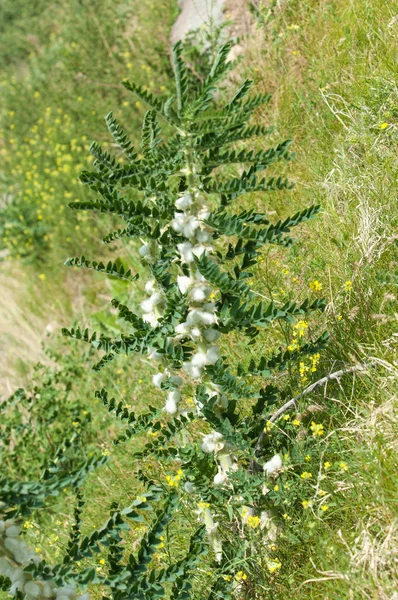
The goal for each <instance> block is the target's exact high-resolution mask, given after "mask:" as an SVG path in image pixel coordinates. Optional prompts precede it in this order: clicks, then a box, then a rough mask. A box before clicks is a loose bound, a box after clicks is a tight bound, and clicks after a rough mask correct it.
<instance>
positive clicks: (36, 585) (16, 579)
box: [0, 519, 89, 600]
mask: <svg viewBox="0 0 398 600" xmlns="http://www.w3.org/2000/svg"><path fill="white" fill-rule="evenodd" d="M20 533H21V527H20V526H19V525H18V524H17V523H16V522H15V521H14V519H6V520H4V519H0V575H2V576H5V577H8V578H9V579H10V581H11V587H10V590H9V593H10V594H11V595H12V596H16V595H17V592H20V593H21V594H23V595H24V599H25V600H44V599H46V600H76V599H77V594H76V588H75V587H74V586H73V585H64V586H62V587H57V586H56V585H55V583H54V582H52V581H42V580H37V579H33V577H32V575H31V574H30V573H25V571H24V568H25V567H27V566H28V565H29V564H32V563H34V564H38V563H39V562H40V558H39V557H38V556H37V554H36V553H35V552H32V550H31V549H30V548H29V546H28V545H27V544H26V543H25V542H24V540H23V539H21V537H20ZM88 599H89V595H88V594H84V595H83V596H80V597H79V598H78V600H88Z"/></svg>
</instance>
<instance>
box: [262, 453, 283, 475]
mask: <svg viewBox="0 0 398 600" xmlns="http://www.w3.org/2000/svg"><path fill="white" fill-rule="evenodd" d="M282 464H283V463H282V459H281V457H280V455H279V454H275V456H273V457H272V458H271V460H269V461H268V462H266V463H265V465H264V467H263V469H264V472H265V473H266V474H267V475H272V473H275V471H279V469H281V468H282Z"/></svg>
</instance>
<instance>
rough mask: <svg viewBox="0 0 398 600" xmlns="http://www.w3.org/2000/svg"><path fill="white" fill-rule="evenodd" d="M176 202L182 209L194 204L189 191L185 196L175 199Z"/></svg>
mask: <svg viewBox="0 0 398 600" xmlns="http://www.w3.org/2000/svg"><path fill="white" fill-rule="evenodd" d="M174 204H175V205H176V207H177V208H179V209H181V210H185V209H186V208H188V207H189V206H191V204H192V196H191V194H190V193H189V192H185V194H184V195H183V196H181V197H180V198H177V200H176V201H175V203H174Z"/></svg>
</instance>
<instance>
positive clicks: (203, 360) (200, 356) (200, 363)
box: [191, 352, 207, 368]
mask: <svg viewBox="0 0 398 600" xmlns="http://www.w3.org/2000/svg"><path fill="white" fill-rule="evenodd" d="M191 364H192V365H193V366H194V367H199V368H200V367H204V366H205V365H206V364H207V356H206V354H205V353H204V352H196V354H194V355H193V356H192V359H191Z"/></svg>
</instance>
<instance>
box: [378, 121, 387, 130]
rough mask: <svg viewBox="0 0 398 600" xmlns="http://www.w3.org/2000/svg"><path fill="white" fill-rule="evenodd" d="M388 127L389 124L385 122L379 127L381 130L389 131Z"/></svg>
mask: <svg viewBox="0 0 398 600" xmlns="http://www.w3.org/2000/svg"><path fill="white" fill-rule="evenodd" d="M388 125H389V124H388V123H386V122H384V123H380V125H379V127H380V129H382V130H383V129H387V127H388Z"/></svg>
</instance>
